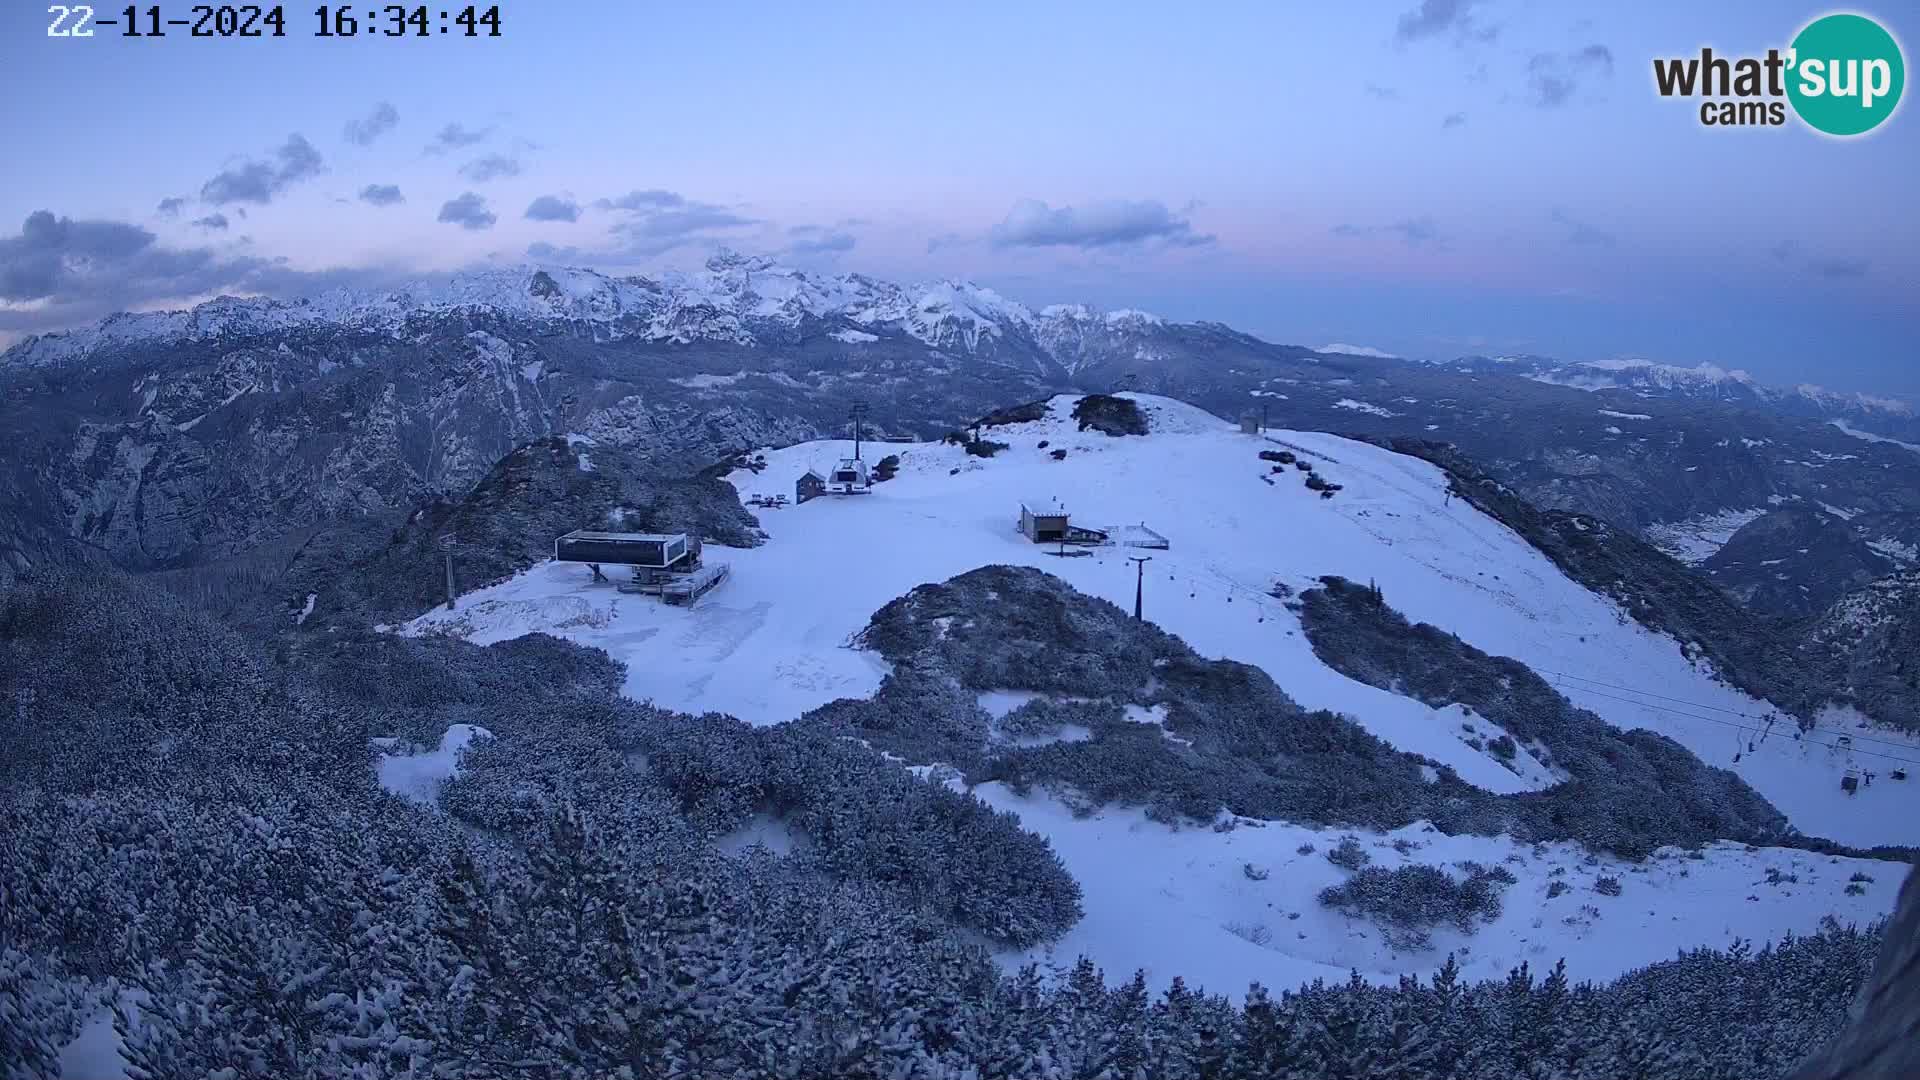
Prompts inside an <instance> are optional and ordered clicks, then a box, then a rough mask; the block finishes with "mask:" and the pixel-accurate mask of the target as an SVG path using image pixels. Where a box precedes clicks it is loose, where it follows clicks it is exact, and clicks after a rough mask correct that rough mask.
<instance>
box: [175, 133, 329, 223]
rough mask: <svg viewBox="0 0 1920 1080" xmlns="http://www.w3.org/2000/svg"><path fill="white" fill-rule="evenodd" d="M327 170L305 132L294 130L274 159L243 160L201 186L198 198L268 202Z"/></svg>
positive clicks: (216, 202) (218, 203)
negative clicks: (303, 134)
mask: <svg viewBox="0 0 1920 1080" xmlns="http://www.w3.org/2000/svg"><path fill="white" fill-rule="evenodd" d="M324 171H326V166H325V165H324V163H322V161H321V160H320V151H318V150H315V149H314V148H313V144H312V143H310V142H308V141H307V140H306V137H305V136H302V135H298V134H294V135H289V136H287V141H286V142H285V143H284V144H282V145H281V146H280V147H279V148H277V149H276V150H274V152H273V160H271V161H261V160H258V159H255V160H250V161H243V162H241V163H240V164H238V165H235V166H233V167H232V168H229V169H227V170H225V171H223V172H221V173H220V174H219V175H217V176H215V177H214V178H213V179H211V180H209V181H207V182H206V183H205V184H203V185H201V187H200V198H201V199H202V200H204V201H206V202H209V203H212V204H213V205H215V206H225V205H227V204H228V203H239V202H251V203H269V202H272V201H273V197H274V196H275V195H278V194H280V193H281V192H283V191H285V190H286V189H288V188H289V187H292V186H293V185H294V184H297V183H299V182H300V181H302V180H310V179H312V178H314V177H316V176H319V175H320V174H321V173H322V172H324Z"/></svg>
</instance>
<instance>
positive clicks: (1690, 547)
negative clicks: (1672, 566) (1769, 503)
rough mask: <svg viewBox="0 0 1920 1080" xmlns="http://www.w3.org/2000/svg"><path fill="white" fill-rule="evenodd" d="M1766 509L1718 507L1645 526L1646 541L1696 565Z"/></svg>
mask: <svg viewBox="0 0 1920 1080" xmlns="http://www.w3.org/2000/svg"><path fill="white" fill-rule="evenodd" d="M1764 513H1766V511H1765V510H1761V509H1757V508H1756V509H1750V510H1722V511H1719V512H1718V513H1713V514H1702V515H1700V516H1699V517H1691V518H1688V519H1686V520H1685V521H1666V522H1662V523H1660V524H1658V525H1649V526H1647V528H1646V537H1647V543H1649V544H1652V545H1653V546H1654V547H1657V548H1659V549H1660V550H1661V551H1664V552H1666V553H1667V554H1669V555H1671V556H1673V557H1674V558H1676V559H1679V560H1680V561H1681V562H1683V563H1686V564H1687V565H1688V566H1698V565H1700V564H1701V563H1703V562H1706V561H1707V560H1708V559H1711V558H1713V555H1714V553H1715V552H1717V551H1719V550H1720V549H1721V548H1723V547H1726V546H1727V541H1729V540H1731V539H1733V534H1734V533H1737V532H1739V531H1740V529H1741V528H1742V527H1743V526H1745V525H1746V524H1747V523H1748V522H1750V521H1752V520H1753V519H1755V518H1757V517H1759V516H1760V515H1762V514H1764Z"/></svg>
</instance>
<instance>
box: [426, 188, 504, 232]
mask: <svg viewBox="0 0 1920 1080" xmlns="http://www.w3.org/2000/svg"><path fill="white" fill-rule="evenodd" d="M439 220H440V221H444V222H446V223H447V224H449V225H458V226H460V227H461V228H463V229H469V230H476V231H477V230H480V229H491V228H493V223H494V222H496V221H499V220H500V218H499V216H498V215H496V214H495V213H494V212H493V211H491V210H489V209H487V200H485V199H483V198H481V197H480V196H479V195H477V194H475V193H473V192H471V191H469V192H466V193H465V194H463V195H461V196H460V197H459V198H457V199H449V200H447V203H446V205H444V206H442V207H441V208H440V217H439Z"/></svg>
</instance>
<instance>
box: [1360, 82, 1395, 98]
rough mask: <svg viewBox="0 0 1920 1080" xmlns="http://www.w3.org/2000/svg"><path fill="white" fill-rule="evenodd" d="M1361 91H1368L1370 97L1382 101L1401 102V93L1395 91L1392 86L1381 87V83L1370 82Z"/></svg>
mask: <svg viewBox="0 0 1920 1080" xmlns="http://www.w3.org/2000/svg"><path fill="white" fill-rule="evenodd" d="M1361 89H1362V90H1365V91H1366V93H1367V96H1368V97H1374V98H1379V99H1380V100H1381V101H1399V100H1400V91H1398V90H1395V89H1394V88H1393V87H1391V86H1381V85H1380V84H1379V83H1371V82H1370V83H1368V84H1366V85H1365V86H1363V87H1361Z"/></svg>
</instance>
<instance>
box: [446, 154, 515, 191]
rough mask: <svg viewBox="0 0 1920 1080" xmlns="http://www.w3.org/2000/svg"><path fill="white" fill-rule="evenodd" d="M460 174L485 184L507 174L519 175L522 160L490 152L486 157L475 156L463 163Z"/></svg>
mask: <svg viewBox="0 0 1920 1080" xmlns="http://www.w3.org/2000/svg"><path fill="white" fill-rule="evenodd" d="M460 175H461V176H464V177H466V178H467V179H469V180H471V181H473V182H474V183H476V184H484V183H486V182H487V181H489V180H498V179H500V178H501V177H505V176H519V175H520V161H519V159H517V158H510V157H508V156H506V155H505V154H488V155H487V156H486V157H483V158H475V159H474V160H472V161H469V162H467V163H466V164H465V165H462V166H461V167H460Z"/></svg>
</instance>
